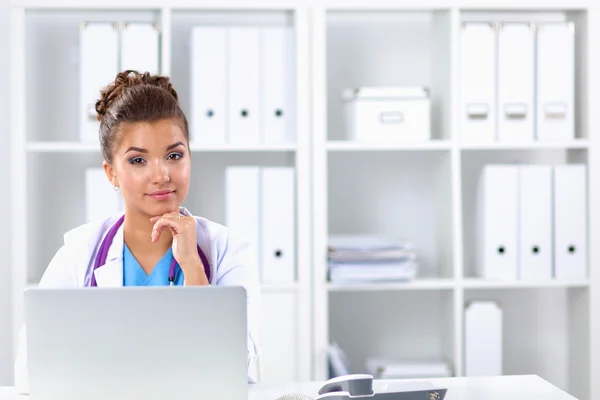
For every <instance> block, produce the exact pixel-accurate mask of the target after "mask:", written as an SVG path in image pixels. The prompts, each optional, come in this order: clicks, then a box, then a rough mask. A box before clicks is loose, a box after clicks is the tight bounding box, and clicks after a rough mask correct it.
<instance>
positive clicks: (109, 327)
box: [25, 286, 248, 400]
mask: <svg viewBox="0 0 600 400" xmlns="http://www.w3.org/2000/svg"><path fill="white" fill-rule="evenodd" d="M25 313H26V314H25V318H26V324H27V350H28V373H29V391H30V397H31V399H32V400H47V399H48V400H49V399H52V400H54V399H61V400H75V399H77V400H81V399H89V400H92V399H102V400H106V399H129V400H130V399H144V400H151V399H184V398H185V399H234V400H239V399H246V398H247V396H248V394H247V393H248V367H247V325H246V321H247V316H246V291H245V289H244V288H242V287H231V286H229V287H223V286H221V287H219V286H216V287H214V286H213V287H175V288H173V287H152V288H150V287H123V288H79V289H42V288H31V289H28V290H27V291H26V292H25Z"/></svg>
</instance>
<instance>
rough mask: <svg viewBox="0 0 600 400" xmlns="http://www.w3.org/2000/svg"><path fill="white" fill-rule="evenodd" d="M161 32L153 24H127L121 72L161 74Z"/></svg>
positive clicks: (122, 41)
mask: <svg viewBox="0 0 600 400" xmlns="http://www.w3.org/2000/svg"><path fill="white" fill-rule="evenodd" d="M158 49H159V32H158V29H157V28H156V27H155V26H154V24H152V23H142V22H135V23H127V24H125V26H124V27H123V31H122V35H121V68H120V70H121V71H124V70H127V69H133V70H136V71H139V72H141V73H144V72H149V73H151V74H158V73H159V60H160V56H159V51H158Z"/></svg>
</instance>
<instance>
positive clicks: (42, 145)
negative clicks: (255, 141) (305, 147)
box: [27, 142, 296, 153]
mask: <svg viewBox="0 0 600 400" xmlns="http://www.w3.org/2000/svg"><path fill="white" fill-rule="evenodd" d="M190 148H191V150H192V151H193V152H197V153H200V152H293V151H296V145H295V144H281V145H261V144H259V145H203V144H197V143H192V144H191V145H190ZM27 151H28V152H30V153H94V152H100V145H99V144H95V143H94V144H92V143H81V142H30V143H27Z"/></svg>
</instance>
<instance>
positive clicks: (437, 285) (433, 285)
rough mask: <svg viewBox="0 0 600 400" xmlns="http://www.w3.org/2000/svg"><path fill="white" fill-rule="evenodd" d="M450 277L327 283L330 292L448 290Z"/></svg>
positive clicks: (450, 286) (451, 284) (452, 284)
mask: <svg viewBox="0 0 600 400" xmlns="http://www.w3.org/2000/svg"><path fill="white" fill-rule="evenodd" d="M454 286H455V285H454V281H453V280H452V279H416V280H414V281H407V282H393V283H347V284H338V283H328V284H327V289H328V290H329V291H330V292H377V291H400V290H449V289H453V288H454Z"/></svg>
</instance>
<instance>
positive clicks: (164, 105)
mask: <svg viewBox="0 0 600 400" xmlns="http://www.w3.org/2000/svg"><path fill="white" fill-rule="evenodd" d="M96 111H97V114H98V119H99V120H100V145H101V149H102V155H103V157H104V162H103V166H104V170H105V172H106V176H107V178H108V179H109V181H110V183H111V184H112V185H113V187H114V188H115V190H120V191H121V193H122V195H123V199H124V204H125V213H124V215H123V214H120V215H116V216H110V217H107V218H106V219H104V220H103V221H99V222H93V223H88V224H85V225H82V226H80V227H77V228H75V229H73V230H71V231H69V232H67V233H66V234H65V236H64V245H63V246H62V247H61V248H60V249H59V250H58V252H57V253H56V255H55V256H54V258H53V259H52V261H51V262H50V264H49V265H48V268H47V269H46V271H45V273H44V276H43V277H42V279H41V281H40V284H39V286H40V287H85V286H150V285H185V286H189V285H236V286H243V287H244V288H245V289H246V292H247V299H248V300H247V301H248V303H247V305H248V371H249V381H253V380H254V378H252V377H251V376H252V375H253V371H255V368H256V365H255V363H256V359H257V345H256V335H257V324H258V322H257V320H258V317H259V308H260V287H259V281H258V272H257V266H256V265H255V263H253V261H252V260H254V257H253V254H252V251H253V250H252V249H251V247H250V245H249V244H248V243H247V242H246V241H244V240H242V239H241V238H239V237H237V236H235V234H234V233H232V232H229V231H228V229H227V228H226V227H224V226H222V225H219V224H217V223H215V222H212V221H209V220H207V219H205V218H201V217H195V216H192V215H191V214H190V213H189V212H188V211H187V210H186V209H185V208H183V207H181V204H182V203H183V201H184V200H185V198H186V196H187V194H188V189H189V183H190V172H191V153H190V148H189V131H188V123H187V119H186V117H185V115H184V113H183V112H182V110H181V108H180V107H179V103H178V96H177V93H176V91H175V90H174V89H173V87H172V85H171V83H170V80H169V78H167V77H164V76H157V75H150V74H148V73H144V74H140V73H138V72H135V71H129V70H127V71H124V72H121V73H119V74H118V75H117V77H116V79H115V81H114V82H112V83H111V84H109V85H108V86H107V87H106V88H105V89H104V90H102V92H101V96H100V99H99V100H98V101H97V102H96ZM111 237H112V238H111ZM103 242H105V244H103ZM26 361H27V356H26V348H25V330H24V329H23V330H22V331H21V335H20V348H19V352H18V355H17V360H16V363H15V385H16V386H17V387H18V388H19V391H20V392H27V387H28V380H27V363H26Z"/></svg>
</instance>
